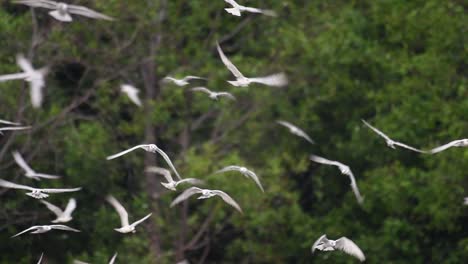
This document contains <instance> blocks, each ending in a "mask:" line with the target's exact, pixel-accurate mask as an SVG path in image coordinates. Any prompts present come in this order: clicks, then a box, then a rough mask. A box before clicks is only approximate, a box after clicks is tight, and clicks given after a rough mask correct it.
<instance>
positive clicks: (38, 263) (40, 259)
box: [37, 253, 44, 264]
mask: <svg viewBox="0 0 468 264" xmlns="http://www.w3.org/2000/svg"><path fill="white" fill-rule="evenodd" d="M43 256H44V253H41V257H40V258H39V260H38V261H37V264H41V262H42V257H43Z"/></svg>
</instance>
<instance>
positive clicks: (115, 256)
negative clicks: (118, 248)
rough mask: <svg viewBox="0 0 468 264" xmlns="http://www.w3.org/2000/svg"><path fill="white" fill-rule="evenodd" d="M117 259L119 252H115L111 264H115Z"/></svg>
mask: <svg viewBox="0 0 468 264" xmlns="http://www.w3.org/2000/svg"><path fill="white" fill-rule="evenodd" d="M116 258H117V252H115V254H114V256H112V258H111V260H110V261H109V264H114V262H115V259H116Z"/></svg>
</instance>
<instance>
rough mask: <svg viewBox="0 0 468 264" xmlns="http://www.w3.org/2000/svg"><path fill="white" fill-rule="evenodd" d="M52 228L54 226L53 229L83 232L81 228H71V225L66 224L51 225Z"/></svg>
mask: <svg viewBox="0 0 468 264" xmlns="http://www.w3.org/2000/svg"><path fill="white" fill-rule="evenodd" d="M50 228H52V229H57V230H65V231H73V232H81V231H80V230H78V229H75V228H71V227H69V226H66V225H50Z"/></svg>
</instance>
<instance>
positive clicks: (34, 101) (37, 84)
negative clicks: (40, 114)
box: [29, 78, 45, 108]
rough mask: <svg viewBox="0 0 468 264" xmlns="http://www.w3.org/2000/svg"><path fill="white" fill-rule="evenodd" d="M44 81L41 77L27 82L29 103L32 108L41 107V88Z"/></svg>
mask: <svg viewBox="0 0 468 264" xmlns="http://www.w3.org/2000/svg"><path fill="white" fill-rule="evenodd" d="M44 85H45V83H44V80H43V79H42V78H41V79H37V80H36V79H35V80H32V81H31V82H30V83H29V86H30V88H29V89H30V94H31V105H32V106H33V107H34V108H39V107H41V105H42V98H43V95H42V88H43V87H44Z"/></svg>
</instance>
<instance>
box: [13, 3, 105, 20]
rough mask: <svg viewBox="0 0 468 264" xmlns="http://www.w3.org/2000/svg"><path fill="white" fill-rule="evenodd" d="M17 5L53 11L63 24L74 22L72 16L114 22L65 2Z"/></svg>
mask: <svg viewBox="0 0 468 264" xmlns="http://www.w3.org/2000/svg"><path fill="white" fill-rule="evenodd" d="M13 3H15V4H23V5H27V6H30V7H42V8H47V9H53V11H50V12H49V15H51V16H52V17H53V18H55V19H57V20H58V21H61V22H72V21H73V18H72V16H71V14H75V15H80V16H85V17H89V18H94V19H103V20H109V21H112V20H114V18H112V17H110V16H106V15H104V14H101V13H98V12H96V11H94V10H92V9H89V8H87V7H84V6H79V5H69V4H66V3H63V2H55V1H49V0H16V1H13Z"/></svg>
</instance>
